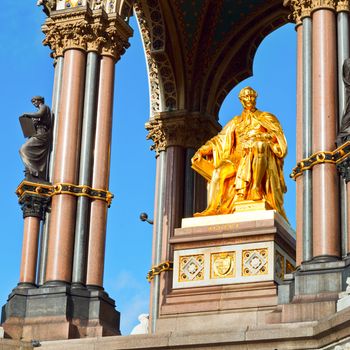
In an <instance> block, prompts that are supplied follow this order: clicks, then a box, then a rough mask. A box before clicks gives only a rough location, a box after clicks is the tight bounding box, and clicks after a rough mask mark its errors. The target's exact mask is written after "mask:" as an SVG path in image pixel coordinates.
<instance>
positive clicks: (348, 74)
mask: <svg viewBox="0 0 350 350" xmlns="http://www.w3.org/2000/svg"><path fill="white" fill-rule="evenodd" d="M343 82H344V85H345V99H346V101H345V109H344V111H343V117H342V121H341V125H340V129H339V132H338V135H337V139H336V144H337V147H340V146H341V145H342V144H343V143H345V142H346V141H350V58H347V59H346V60H344V63H343Z"/></svg>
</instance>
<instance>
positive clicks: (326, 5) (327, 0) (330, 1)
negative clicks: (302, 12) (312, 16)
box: [312, 0, 338, 11]
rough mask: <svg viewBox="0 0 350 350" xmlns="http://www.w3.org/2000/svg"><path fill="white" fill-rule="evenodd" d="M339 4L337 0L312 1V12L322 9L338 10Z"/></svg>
mask: <svg viewBox="0 0 350 350" xmlns="http://www.w3.org/2000/svg"><path fill="white" fill-rule="evenodd" d="M337 3H338V1H336V0H312V11H316V10H321V9H328V10H336V8H337Z"/></svg>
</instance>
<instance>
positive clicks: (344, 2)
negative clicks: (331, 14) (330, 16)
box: [337, 0, 350, 12]
mask: <svg viewBox="0 0 350 350" xmlns="http://www.w3.org/2000/svg"><path fill="white" fill-rule="evenodd" d="M337 12H350V1H349V0H338V3H337Z"/></svg>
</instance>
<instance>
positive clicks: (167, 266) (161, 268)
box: [146, 260, 173, 282]
mask: <svg viewBox="0 0 350 350" xmlns="http://www.w3.org/2000/svg"><path fill="white" fill-rule="evenodd" d="M172 270H173V262H172V261H169V260H168V261H165V262H163V263H161V264H159V265H157V266H153V267H152V268H151V269H150V270H149V271H148V274H147V276H146V278H147V281H148V282H151V281H152V280H153V279H154V276H156V275H160V273H161V272H165V271H172Z"/></svg>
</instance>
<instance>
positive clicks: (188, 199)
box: [184, 148, 195, 218]
mask: <svg viewBox="0 0 350 350" xmlns="http://www.w3.org/2000/svg"><path fill="white" fill-rule="evenodd" d="M194 154H195V150H194V149H193V148H187V149H186V160H185V186H184V217H185V218H189V217H192V216H193V213H194V190H195V188H194V171H193V169H192V168H191V159H192V157H193V156H194Z"/></svg>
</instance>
